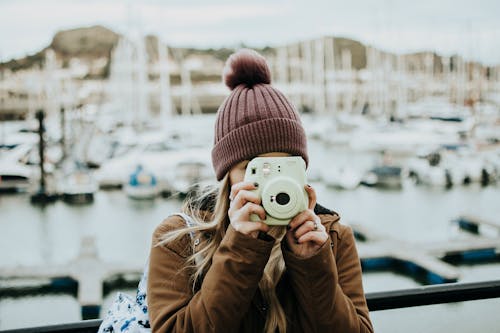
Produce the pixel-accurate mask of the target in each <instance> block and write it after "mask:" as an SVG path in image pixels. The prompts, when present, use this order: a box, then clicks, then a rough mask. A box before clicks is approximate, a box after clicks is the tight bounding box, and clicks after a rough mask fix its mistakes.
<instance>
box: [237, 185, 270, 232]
mask: <svg viewBox="0 0 500 333" xmlns="http://www.w3.org/2000/svg"><path fill="white" fill-rule="evenodd" d="M255 189H256V187H255V185H254V183H251V182H239V183H236V184H234V185H233V186H231V194H230V195H229V200H230V204H229V210H228V215H229V221H230V222H231V225H232V226H233V228H234V229H235V230H236V231H239V232H241V233H242V234H245V235H249V236H251V237H253V238H257V236H258V235H259V231H263V232H267V231H269V226H268V225H267V224H265V223H264V222H252V221H250V214H257V215H258V216H259V217H260V219H261V220H265V219H266V211H265V210H264V207H262V206H261V205H260V203H261V199H260V197H259V196H258V195H257V194H255V193H254V192H251V190H255Z"/></svg>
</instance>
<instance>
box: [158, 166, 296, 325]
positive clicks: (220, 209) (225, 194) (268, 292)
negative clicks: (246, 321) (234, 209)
mask: <svg viewBox="0 0 500 333" xmlns="http://www.w3.org/2000/svg"><path fill="white" fill-rule="evenodd" d="M229 193H230V182H229V176H228V174H226V175H225V177H224V178H223V179H222V180H221V182H220V183H219V186H218V188H217V187H215V186H214V187H211V188H207V189H205V190H203V191H201V192H200V193H199V194H197V195H196V196H194V197H191V198H188V199H187V200H185V202H184V204H183V207H182V211H183V212H184V213H185V214H187V215H189V216H190V217H191V218H192V220H193V222H194V225H193V226H186V228H181V229H176V230H173V231H170V232H167V233H166V234H164V235H163V236H162V237H161V240H160V242H159V243H158V244H156V246H160V245H163V244H166V243H169V242H172V241H175V240H177V239H179V238H181V237H183V236H185V235H186V234H189V233H192V232H194V233H200V234H203V233H210V234H211V237H210V238H209V239H208V240H207V242H206V243H203V245H202V246H200V248H199V249H197V251H196V252H195V251H193V254H192V255H191V256H190V257H188V258H187V261H186V268H192V269H193V273H192V274H191V279H190V284H191V285H192V289H193V292H195V291H196V288H197V286H198V284H199V283H200V282H201V281H202V279H203V275H204V273H205V272H206V271H207V270H208V269H209V267H210V265H211V264H212V257H213V255H214V253H215V252H216V251H217V248H218V247H219V245H220V243H221V241H222V239H223V238H224V235H225V233H226V229H227V227H228V225H229V217H228V214H227V212H228V209H229ZM213 198H216V199H215V203H214V204H215V206H213V207H210V208H211V209H210V210H213V212H212V213H211V218H210V220H209V221H207V216H208V215H207V207H206V206H207V202H213V201H214V200H213ZM285 233H286V230H285V228H283V227H273V228H271V230H270V231H269V232H268V234H269V235H270V236H272V237H274V238H275V239H276V242H275V244H274V246H273V248H272V251H271V256H270V258H269V261H268V262H267V264H266V267H265V268H264V273H263V275H262V279H261V280H260V282H259V289H260V292H261V293H262V296H263V298H264V300H265V301H266V302H267V304H268V306H269V309H268V311H267V313H266V323H265V326H264V332H266V333H274V332H276V329H278V331H279V332H281V333H284V332H286V316H285V311H284V310H283V307H282V306H281V304H280V302H279V299H278V297H277V295H276V285H277V283H278V282H279V280H280V278H281V276H282V275H283V273H284V271H285V262H284V259H283V254H282V253H281V246H280V243H281V239H282V238H283V237H284V235H285Z"/></svg>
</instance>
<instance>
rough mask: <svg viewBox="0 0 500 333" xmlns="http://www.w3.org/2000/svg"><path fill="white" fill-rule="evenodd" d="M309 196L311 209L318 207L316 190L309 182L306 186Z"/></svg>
mask: <svg viewBox="0 0 500 333" xmlns="http://www.w3.org/2000/svg"><path fill="white" fill-rule="evenodd" d="M304 187H305V189H306V192H307V195H308V196H309V209H311V210H314V207H316V191H315V190H314V189H313V188H312V186H311V185H309V184H307V185H305V186H304Z"/></svg>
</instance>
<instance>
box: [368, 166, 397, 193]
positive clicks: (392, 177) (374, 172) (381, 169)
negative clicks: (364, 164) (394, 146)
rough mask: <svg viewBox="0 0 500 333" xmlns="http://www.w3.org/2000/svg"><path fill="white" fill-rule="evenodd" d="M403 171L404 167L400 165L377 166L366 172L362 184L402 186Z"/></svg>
mask: <svg viewBox="0 0 500 333" xmlns="http://www.w3.org/2000/svg"><path fill="white" fill-rule="evenodd" d="M402 171H403V169H402V168H401V167H399V166H389V165H382V166H377V167H374V168H372V169H370V170H369V171H368V172H367V173H366V174H365V176H364V177H363V180H362V181H361V184H363V185H366V186H376V187H384V188H401V187H402V180H403V177H402Z"/></svg>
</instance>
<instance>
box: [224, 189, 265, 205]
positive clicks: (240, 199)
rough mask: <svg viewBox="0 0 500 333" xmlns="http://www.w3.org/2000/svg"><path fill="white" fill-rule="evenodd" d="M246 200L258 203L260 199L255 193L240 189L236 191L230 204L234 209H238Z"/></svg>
mask: <svg viewBox="0 0 500 333" xmlns="http://www.w3.org/2000/svg"><path fill="white" fill-rule="evenodd" d="M247 202H253V203H255V204H257V205H260V202H261V199H260V196H259V195H258V194H257V193H254V192H251V191H247V190H240V191H238V194H236V197H235V198H234V199H233V201H232V202H231V206H233V207H234V208H235V209H240V208H241V207H243V206H244V205H245V204H246V203H247Z"/></svg>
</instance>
